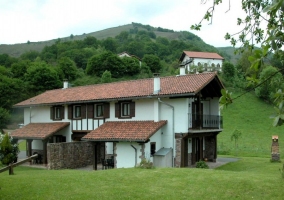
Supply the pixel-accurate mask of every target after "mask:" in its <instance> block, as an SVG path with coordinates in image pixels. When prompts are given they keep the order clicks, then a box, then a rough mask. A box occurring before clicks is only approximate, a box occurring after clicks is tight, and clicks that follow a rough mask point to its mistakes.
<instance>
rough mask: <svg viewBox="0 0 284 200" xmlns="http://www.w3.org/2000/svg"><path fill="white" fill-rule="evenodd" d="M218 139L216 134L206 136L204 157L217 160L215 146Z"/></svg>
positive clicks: (212, 160)
mask: <svg viewBox="0 0 284 200" xmlns="http://www.w3.org/2000/svg"><path fill="white" fill-rule="evenodd" d="M215 144H216V141H215V137H214V136H208V137H205V150H204V154H203V155H204V158H207V160H208V161H210V162H216V159H215V155H214V154H215V149H216V148H217V147H216V146H215Z"/></svg>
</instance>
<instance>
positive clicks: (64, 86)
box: [62, 80, 69, 89]
mask: <svg viewBox="0 0 284 200" xmlns="http://www.w3.org/2000/svg"><path fill="white" fill-rule="evenodd" d="M68 87H69V83H68V80H63V88H62V89H66V88H68Z"/></svg>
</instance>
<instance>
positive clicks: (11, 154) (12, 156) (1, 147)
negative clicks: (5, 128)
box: [0, 133, 20, 165]
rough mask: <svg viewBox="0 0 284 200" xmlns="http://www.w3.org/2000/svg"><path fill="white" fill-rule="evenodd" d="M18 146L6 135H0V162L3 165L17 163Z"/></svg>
mask: <svg viewBox="0 0 284 200" xmlns="http://www.w3.org/2000/svg"><path fill="white" fill-rule="evenodd" d="M19 152H20V150H19V146H18V144H17V143H15V142H14V141H13V138H12V137H11V136H10V135H9V134H8V133H6V134H5V135H2V134H0V161H1V162H2V164H3V165H9V164H10V163H12V162H16V161H17V157H18V153H19Z"/></svg>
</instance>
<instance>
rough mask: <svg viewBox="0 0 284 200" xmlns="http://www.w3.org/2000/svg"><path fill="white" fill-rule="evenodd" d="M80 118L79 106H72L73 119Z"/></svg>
mask: <svg viewBox="0 0 284 200" xmlns="http://www.w3.org/2000/svg"><path fill="white" fill-rule="evenodd" d="M80 117H81V106H74V110H73V118H80Z"/></svg>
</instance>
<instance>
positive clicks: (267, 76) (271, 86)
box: [255, 66, 283, 103]
mask: <svg viewBox="0 0 284 200" xmlns="http://www.w3.org/2000/svg"><path fill="white" fill-rule="evenodd" d="M265 80H266V81H265ZM259 81H260V82H261V83H262V84H261V85H260V86H259V87H257V88H256V89H255V94H256V96H258V97H259V98H261V99H264V100H267V101H269V102H271V103H272V102H273V100H274V94H275V93H276V91H277V89H278V88H279V86H280V87H281V86H282V87H283V76H282V74H281V73H280V72H278V69H277V68H275V67H273V66H268V67H266V68H264V69H263V70H262V71H261V73H260V76H259ZM282 87H281V88H282Z"/></svg>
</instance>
